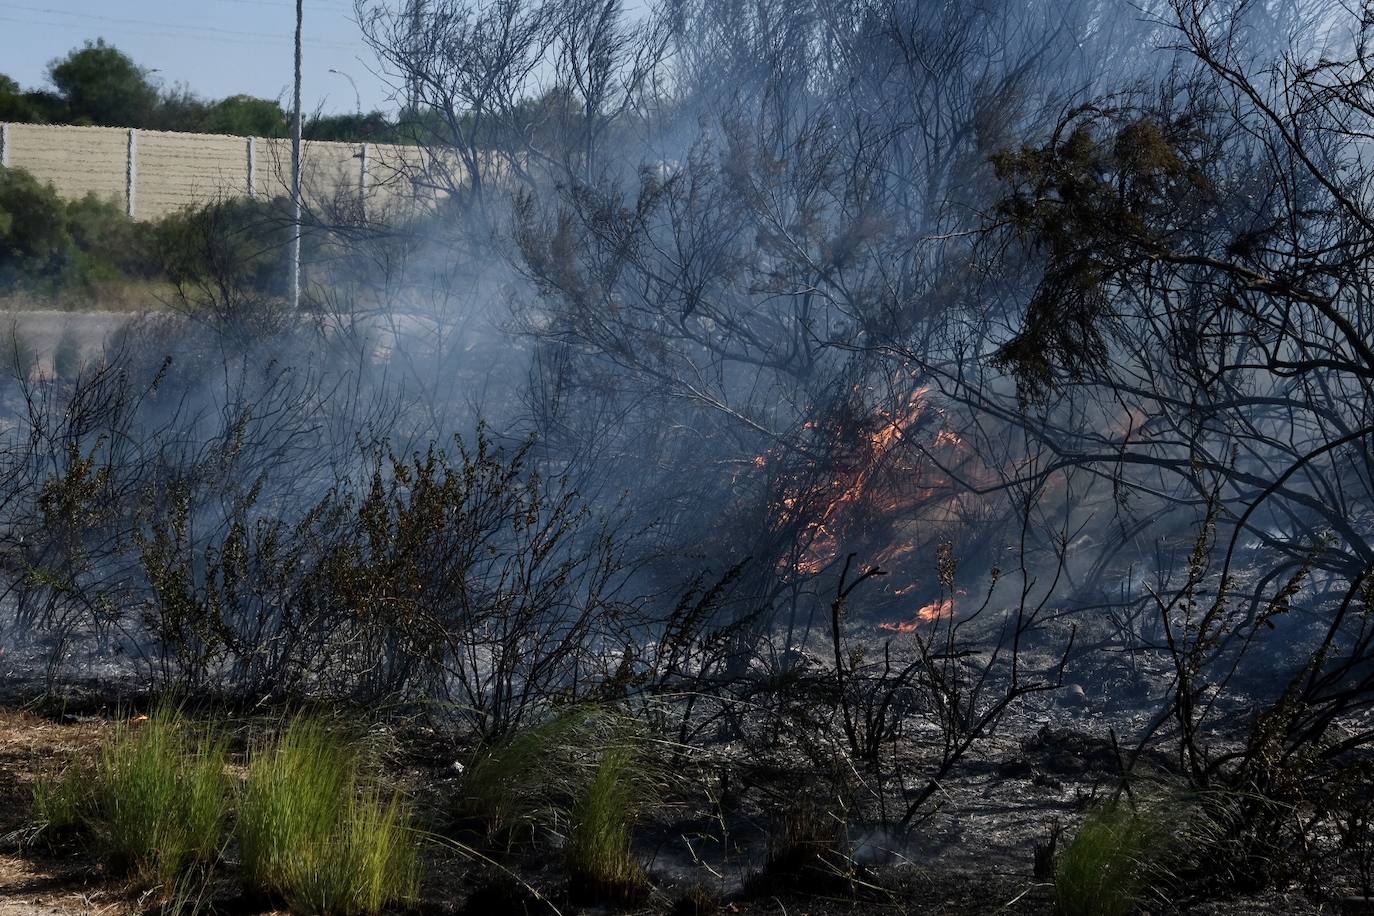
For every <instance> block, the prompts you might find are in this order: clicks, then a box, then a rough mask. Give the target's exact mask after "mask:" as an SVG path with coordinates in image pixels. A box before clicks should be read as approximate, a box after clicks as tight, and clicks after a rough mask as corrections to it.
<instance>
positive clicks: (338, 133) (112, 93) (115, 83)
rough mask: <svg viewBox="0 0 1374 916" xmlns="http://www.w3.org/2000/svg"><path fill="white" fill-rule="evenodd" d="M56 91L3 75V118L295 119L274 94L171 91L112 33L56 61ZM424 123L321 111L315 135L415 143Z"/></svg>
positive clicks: (257, 126) (201, 127)
mask: <svg viewBox="0 0 1374 916" xmlns="http://www.w3.org/2000/svg"><path fill="white" fill-rule="evenodd" d="M48 79H49V81H50V82H51V83H52V86H53V88H52V89H28V90H26V89H24V88H22V87H21V86H20V85H19V83H18V82H16V81H15V80H14V79H12V78H10V77H8V76H6V75H4V74H2V73H0V121H15V122H20V123H27V124H92V125H98V126H103V127H138V128H146V129H150V130H175V131H188V132H193V133H211V134H232V135H237V136H244V137H286V136H289V135H290V133H291V117H290V115H289V114H288V113H287V111H286V110H285V109H284V108H282V106H281V104H280V103H279V102H277V101H276V100H273V99H260V98H255V97H253V96H249V95H231V96H228V97H227V98H223V99H216V100H211V99H204V98H201V97H200V96H197V95H196V94H195V93H193V92H192V91H191V90H190V89H188V88H186V87H184V86H176V87H173V88H171V89H163V88H161V87H159V86H158V84H157V83H156V82H155V81H154V80H153V79H152V78H151V74H150V72H149V71H148V70H147V69H146V68H144V67H141V66H139V65H138V64H137V63H135V62H134V61H133V59H132V58H130V57H129V56H128V55H127V54H125V53H124V52H123V51H120V50H119V49H118V48H116V47H114V46H113V45H110V44H107V43H106V42H105V41H104V39H97V40H95V41H93V42H90V41H88V42H86V44H85V45H84V46H83V47H81V48H76V49H73V50H72V51H71V52H70V53H68V54H67V56H66V57H62V58H59V59H57V60H54V61H52V62H51V63H50V64H48ZM416 126H417V125H415V124H413V123H412V121H411V119H408V118H406V117H405V116H404V115H403V116H402V117H401V118H399V119H395V120H393V119H391V118H389V117H387V115H385V114H384V113H382V112H380V111H372V112H367V113H363V112H358V113H355V114H335V115H320V114H317V115H313V116H310V117H308V118H307V119H306V121H305V125H304V134H305V137H306V139H308V140H342V141H369V142H375V143H407V142H411V141H410V140H409V139H408V138H411V137H414V136H415V134H416V130H415V128H416Z"/></svg>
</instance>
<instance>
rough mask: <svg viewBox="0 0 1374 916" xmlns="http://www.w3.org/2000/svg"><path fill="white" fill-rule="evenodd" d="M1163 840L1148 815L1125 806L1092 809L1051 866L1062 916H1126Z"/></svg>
mask: <svg viewBox="0 0 1374 916" xmlns="http://www.w3.org/2000/svg"><path fill="white" fill-rule="evenodd" d="M1164 838H1165V837H1164V831H1163V830H1162V828H1161V826H1160V823H1159V821H1158V819H1157V818H1156V817H1154V816H1153V815H1152V814H1151V813H1150V812H1148V811H1143V810H1136V809H1134V808H1133V807H1132V806H1130V805H1128V804H1125V803H1117V804H1112V805H1102V806H1099V807H1097V808H1094V809H1093V810H1092V811H1090V812H1089V813H1088V816H1087V818H1086V819H1085V820H1084V821H1083V824H1082V826H1081V827H1079V828H1078V832H1077V833H1076V834H1074V838H1073V841H1072V842H1070V843H1069V844H1068V846H1067V847H1065V848H1064V850H1063V851H1062V852H1061V853H1060V854H1059V858H1058V860H1057V862H1056V863H1055V872H1054V899H1055V906H1056V907H1057V910H1058V912H1059V914H1060V916H1128V914H1130V913H1131V912H1132V911H1133V910H1135V908H1136V907H1137V905H1138V904H1139V903H1140V900H1141V895H1142V893H1143V891H1144V890H1145V887H1146V882H1147V880H1148V878H1149V874H1150V871H1151V869H1152V867H1153V864H1154V862H1155V861H1157V858H1158V855H1159V845H1160V843H1161V842H1162V841H1163V840H1164Z"/></svg>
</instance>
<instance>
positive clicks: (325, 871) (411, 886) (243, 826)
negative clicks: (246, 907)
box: [237, 718, 419, 916]
mask: <svg viewBox="0 0 1374 916" xmlns="http://www.w3.org/2000/svg"><path fill="white" fill-rule="evenodd" d="M361 758H362V752H361V751H360V749H359V748H358V747H357V746H356V745H355V744H353V743H350V742H348V741H345V740H343V739H342V738H341V737H340V736H339V735H338V734H337V733H335V732H333V731H331V730H330V729H328V728H327V727H325V726H324V725H323V724H321V723H319V722H315V721H312V720H310V719H306V718H297V719H295V720H293V721H292V722H291V723H290V724H289V725H288V726H287V728H286V730H285V731H284V732H283V733H282V735H281V736H280V737H279V738H277V739H276V740H274V741H269V742H265V743H263V744H260V745H259V746H258V747H257V748H255V749H254V751H253V752H252V755H251V758H250V760H249V767H248V781H247V784H246V786H245V789H244V792H243V795H242V798H241V800H240V806H239V814H238V829H237V836H238V841H239V847H240V852H241V854H242V859H243V879H244V882H245V884H246V885H247V886H248V888H249V889H250V890H252V891H255V892H257V893H260V894H265V895H268V896H271V897H277V898H280V899H282V900H284V901H285V902H286V903H287V905H289V906H290V907H291V908H292V909H293V910H296V911H298V912H304V913H328V914H341V916H353V914H363V913H376V912H378V911H379V910H381V909H382V908H383V907H384V906H387V905H388V904H392V903H397V902H401V901H405V900H408V899H411V898H413V897H414V896H415V895H416V893H417V889H418V883H419V865H418V851H417V846H416V840H415V833H414V830H413V829H412V827H411V817H410V812H409V810H408V809H407V807H406V806H405V804H404V803H403V802H402V800H401V798H400V796H399V795H398V794H397V793H396V792H387V791H384V790H383V789H382V788H381V787H380V786H379V785H378V784H377V783H376V781H375V780H372V779H370V778H367V777H366V776H365V775H364V774H363V772H362V765H361V764H362V760H361Z"/></svg>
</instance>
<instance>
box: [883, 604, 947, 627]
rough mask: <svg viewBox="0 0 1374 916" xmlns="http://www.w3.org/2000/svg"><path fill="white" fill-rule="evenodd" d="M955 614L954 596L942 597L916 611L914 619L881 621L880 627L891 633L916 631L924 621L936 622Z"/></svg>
mask: <svg viewBox="0 0 1374 916" xmlns="http://www.w3.org/2000/svg"><path fill="white" fill-rule="evenodd" d="M953 614H954V598H953V597H950V598H940V599H937V600H935V601H932V602H931V603H930V604H927V605H926V606H925V607H923V608H921V609H920V610H918V611H917V612H916V616H915V618H913V619H912V620H902V621H898V622H897V623H880V624H878V629H880V630H886V631H888V632H889V633H915V632H916V630H917V629H919V628H920V626H921V624H923V623H934V622H935V621H937V620H944V619H945V618H947V617H950V616H952V615H953Z"/></svg>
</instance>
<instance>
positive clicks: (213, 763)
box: [93, 708, 229, 887]
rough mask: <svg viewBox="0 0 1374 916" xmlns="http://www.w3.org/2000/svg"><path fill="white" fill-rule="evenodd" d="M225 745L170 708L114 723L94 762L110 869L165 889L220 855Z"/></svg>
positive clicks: (98, 827) (99, 822) (102, 842)
mask: <svg viewBox="0 0 1374 916" xmlns="http://www.w3.org/2000/svg"><path fill="white" fill-rule="evenodd" d="M224 757H225V745H224V742H223V741H222V740H221V739H220V738H218V737H216V736H215V735H213V734H203V735H199V736H194V735H192V733H191V730H190V728H189V727H188V725H187V723H186V721H185V720H184V719H183V718H182V716H181V715H180V714H179V713H177V712H176V711H175V710H172V709H170V708H162V709H159V710H157V711H155V712H154V713H153V714H152V715H151V716H150V717H149V718H148V720H147V721H145V722H142V723H136V722H129V721H127V720H126V721H123V722H119V723H117V724H116V725H115V734H114V738H113V739H112V740H111V741H110V742H109V743H108V744H106V745H105V747H104V748H103V749H102V750H101V754H100V758H99V761H98V762H97V764H96V778H95V812H96V813H95V816H94V818H93V826H94V831H95V835H96V840H97V843H98V845H99V848H100V850H101V852H102V854H103V857H104V859H105V861H106V863H107V864H108V865H109V866H110V867H111V868H112V869H115V870H118V871H129V872H134V873H137V874H140V875H142V876H144V877H146V878H149V879H152V880H155V881H156V882H157V883H159V884H161V885H163V886H165V887H170V886H171V885H172V883H173V882H174V881H175V879H176V877H177V876H178V875H180V874H181V873H182V872H184V871H185V870H186V869H187V868H188V867H190V866H191V865H193V864H198V863H208V862H211V861H213V860H214V859H215V858H216V856H217V855H218V854H219V851H220V848H221V845H222V839H223V835H224V825H225V820H226V817H227V815H228V811H229V796H228V791H227V790H228V785H227V782H226V779H225V773H224Z"/></svg>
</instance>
